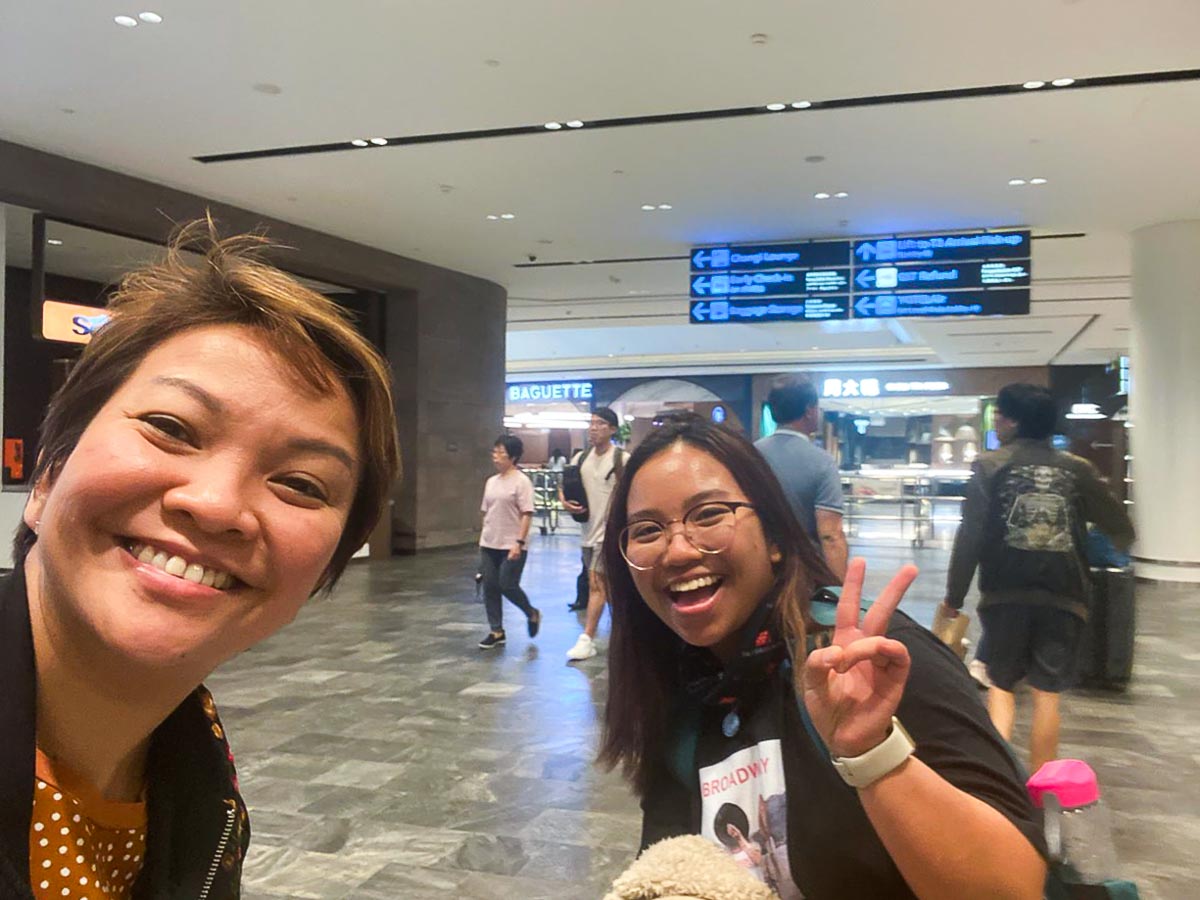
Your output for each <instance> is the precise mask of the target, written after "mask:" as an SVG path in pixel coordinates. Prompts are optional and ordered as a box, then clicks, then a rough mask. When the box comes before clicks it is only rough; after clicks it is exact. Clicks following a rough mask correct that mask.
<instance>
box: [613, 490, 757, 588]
mask: <svg viewBox="0 0 1200 900" xmlns="http://www.w3.org/2000/svg"><path fill="white" fill-rule="evenodd" d="M742 508H745V509H751V510H752V509H754V505H753V504H751V503H746V502H744V501H741V500H705V501H704V502H703V503H697V504H696V505H695V506H693V507H692V508H691V509H689V510H688V511H687V512H685V513H684V514H683V517H682V518H681V519H672V520H671V521H669V522H659V521H656V520H654V519H639V520H638V521H635V522H630V523H629V524H628V525H626V526H625V527H624V528H622V529H621V536H620V548H621V556H623V557H624V558H625V562H627V563H628V564H629V567H630V568H631V569H637V570H638V571H639V572H645V571H648V570H650V569H653V568H654V567H655V566H656V565H658V563H659V561H660V560H661V559H662V557H663V554H664V553H666V551H667V547H668V546H669V545H670V543H671V526H672V525H674V524H675V523H676V522H682V523H683V536H684V538H685V539H686V540H687V542H688V543H689V544H691V545H692V546H693V547H695V548H696V549H697V550H699V551H700V552H701V553H708V554H716V553H721V552H722V551H724V550H727V549H729V545H730V544H732V543H733V535H734V532H735V531H736V530H737V511H738V510H739V509H742Z"/></svg>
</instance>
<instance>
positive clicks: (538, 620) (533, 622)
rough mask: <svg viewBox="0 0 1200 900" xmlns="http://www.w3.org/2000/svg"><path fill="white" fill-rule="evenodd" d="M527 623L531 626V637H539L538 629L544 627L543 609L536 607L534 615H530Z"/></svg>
mask: <svg viewBox="0 0 1200 900" xmlns="http://www.w3.org/2000/svg"><path fill="white" fill-rule="evenodd" d="M525 624H526V625H527V626H528V627H529V636H530V637H531V638H535V637H537V633H538V629H539V628H541V627H542V611H541V610H540V609H535V610H534V611H533V615H532V616H530V617H529V619H528V621H527V622H526V623H525Z"/></svg>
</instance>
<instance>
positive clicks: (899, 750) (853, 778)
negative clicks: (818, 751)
mask: <svg viewBox="0 0 1200 900" xmlns="http://www.w3.org/2000/svg"><path fill="white" fill-rule="evenodd" d="M915 749H916V744H914V743H913V739H912V738H911V737H910V736H909V734H908V732H907V731H905V730H904V726H903V725H901V724H900V720H899V719H897V718H896V717H895V716H892V730H891V732H890V733H889V734H888V736H887V737H886V738H884V739H883V741H882V743H879V744H877V745H876V746H874V747H872V748H871V749H870V750H868V751H867V752H866V753H863V754H861V755H859V756H835V757H833V767H834V768H835V769H837V773H838V774H839V775H841V776H842V780H843V781H845V782H846V784H848V785H850V786H851V787H852V788H859V789H862V788H865V787H867V786H868V785H870V784H874V783H875V782H876V781H878V780H879V779H880V778H882V777H883V776H884V775H886V774H888V773H889V772H891V771H892V770H894V769H896V768H898V767H899V766H900V765H901V764H902V763H903V762H904V761H905V760H906V759H908V758H909V757H910V756H912V753H913V750H915Z"/></svg>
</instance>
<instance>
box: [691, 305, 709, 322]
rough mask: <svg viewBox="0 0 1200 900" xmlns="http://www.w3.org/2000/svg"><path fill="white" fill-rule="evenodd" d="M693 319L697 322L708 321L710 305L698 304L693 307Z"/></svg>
mask: <svg viewBox="0 0 1200 900" xmlns="http://www.w3.org/2000/svg"><path fill="white" fill-rule="evenodd" d="M692 318H694V319H695V320H696V321H697V322H706V321H708V304H707V303H697V304H696V305H695V306H693V307H692Z"/></svg>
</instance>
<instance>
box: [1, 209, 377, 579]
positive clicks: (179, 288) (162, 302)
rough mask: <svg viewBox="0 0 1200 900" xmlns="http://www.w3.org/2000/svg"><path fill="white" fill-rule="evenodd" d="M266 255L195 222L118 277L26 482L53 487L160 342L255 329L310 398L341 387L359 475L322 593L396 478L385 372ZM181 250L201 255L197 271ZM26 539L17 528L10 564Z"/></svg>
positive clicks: (371, 352) (326, 305) (328, 305)
mask: <svg viewBox="0 0 1200 900" xmlns="http://www.w3.org/2000/svg"><path fill="white" fill-rule="evenodd" d="M271 246H272V245H271V244H270V242H269V241H268V240H267V239H266V238H265V237H263V236H262V235H258V234H244V235H237V236H234V237H228V238H221V237H220V236H219V235H218V233H217V230H216V226H215V225H214V223H213V221H212V219H211V218H205V219H200V220H197V221H195V222H191V223H189V224H187V225H185V226H183V227H182V228H180V229H179V230H178V231H177V232H176V233H175V235H174V237H173V238H172V240H171V242H170V245H169V246H168V248H167V252H166V257H165V258H164V259H163V261H162V262H160V263H158V264H155V265H150V266H146V267H144V268H141V269H137V270H135V271H133V272H130V273H129V274H127V275H126V276H125V277H124V278H123V279H122V280H121V283H120V286H119V287H118V289H117V290H116V292H115V293H114V294H113V295H112V296H111V297H110V298H109V301H108V308H109V310H110V312H111V315H112V318H111V319H110V320H109V321H108V322H107V323H106V324H105V325H104V326H103V327H102V328H100V329H99V330H98V331H97V332H96V335H95V337H93V339H92V341H91V343H89V344H88V346H87V347H86V348H85V349H84V351H83V355H82V356H81V357H80V358H79V362H78V363H77V364H76V365H75V368H74V369H73V370H72V371H71V374H70V376H69V377H68V378H67V380H66V383H65V384H63V386H62V388H61V389H60V390H59V391H58V393H57V394H55V395H54V398H53V399H52V400H51V401H50V407H49V409H48V410H47V412H46V418H45V420H44V421H43V422H42V428H41V435H40V438H41V440H40V448H39V452H38V460H37V464H36V465H35V466H34V469H33V479H32V481H33V484H35V485H37V484H38V483H39V482H41V481H42V480H43V479H49V480H50V481H53V479H54V478H55V476H57V474H58V473H59V471H60V470H61V469H62V467H63V465H65V464H66V461H67V458H68V457H70V455H71V453H72V452H73V451H74V450H75V446H76V445H77V444H78V443H79V439H80V437H81V436H82V435H83V432H84V431H85V430H86V429H87V427H88V425H90V424H91V421H92V419H93V418H95V416H96V414H97V413H98V412H99V411H100V409H101V408H102V407H103V406H104V404H105V403H107V402H108V401H109V399H110V398H111V397H112V396H113V394H115V393H116V392H117V390H118V389H119V388H120V387H121V385H123V384H124V383H125V381H126V380H127V379H128V378H129V376H130V375H132V374H133V372H134V371H135V370H136V369H137V367H138V366H139V365H141V363H142V360H144V359H145V358H146V356H147V355H148V354H149V353H150V352H151V351H152V350H154V348H155V347H157V346H158V345H159V344H161V343H163V342H164V341H166V340H167V339H169V338H171V337H174V336H175V335H178V334H180V333H181V332H184V331H186V330H188V329H191V328H201V327H206V326H214V325H242V326H247V327H250V328H253V329H256V330H257V331H259V332H260V333H261V334H262V336H263V338H264V339H265V342H266V344H267V346H268V347H269V348H270V349H272V350H273V351H275V352H276V353H277V355H278V356H279V358H280V359H281V360H284V361H285V362H286V364H287V365H289V366H290V367H291V368H292V369H293V371H294V372H295V374H296V375H297V376H298V377H299V378H300V380H301V381H302V382H303V383H304V384H306V385H308V386H310V387H311V388H312V389H313V390H315V391H329V390H331V389H332V388H334V387H335V385H338V384H340V385H342V386H343V387H344V388H345V389H346V392H347V393H348V394H349V395H350V399H351V402H352V404H353V405H354V411H355V413H356V415H357V417H358V424H359V431H360V433H359V449H360V453H361V456H362V470H361V472H360V473H359V481H358V487H357V489H356V491H355V495H354V500H353V502H352V504H351V507H350V513H349V516H348V517H347V519H346V526H345V528H344V529H343V531H342V537H341V540H340V541H339V542H338V545H337V548H336V549H335V550H334V553H333V557H332V559H331V560H330V562H329V566H328V568H327V569H326V570H325V572H324V573H322V575H321V578H320V580H319V581H318V583H317V585H316V590H322V589H326V590H327V589H328V588H330V587H332V586H333V583H334V582H335V581H336V580H337V579H338V577H339V576H340V575H341V574H342V571H343V570H344V569H345V568H346V564H347V563H348V562H349V561H350V558H351V557H352V556H353V555H354V553H355V551H357V550H358V548H359V547H361V546H362V545H363V543H364V542H365V541H366V540H367V538H368V536H369V535H370V533H371V531H372V529H373V528H374V527H375V523H376V522H377V521H378V520H379V516H380V514H381V513H382V511H383V510H384V508H385V507H386V504H387V500H388V496H389V494H390V493H391V488H392V485H393V483H394V482H395V480H396V479H397V478H398V477H399V475H400V453H399V449H398V442H397V438H396V414H395V408H394V407H393V404H392V389H391V374H390V370H389V368H388V364H387V361H386V360H384V359H383V357H382V356H381V355H380V354H379V352H378V351H377V350H376V349H375V348H374V347H373V346H372V345H371V343H370V342H369V341H368V340H367V339H366V338H365V337H363V336H362V335H361V334H360V333H359V332H358V331H357V330H356V329H355V327H354V325H353V324H352V322H351V320H350V318H349V316H348V314H347V313H346V312H345V311H344V310H343V309H342V308H341V307H339V306H338V305H337V304H336V303H334V302H333V301H332V300H330V299H328V298H327V297H323V296H322V295H321V294H318V293H317V292H316V291H313V290H311V289H309V288H307V287H305V286H304V285H302V284H300V283H299V282H298V281H297V280H296V279H295V278H293V277H291V276H290V275H288V274H286V273H284V272H281V271H280V270H279V269H276V268H275V267H273V266H271V265H268V264H267V263H266V262H264V261H263V260H262V254H263V253H264V252H265V251H267V250H268V249H270V247H271ZM187 252H192V253H198V254H200V255H201V257H202V259H201V260H200V264H199V265H194V264H192V263H191V262H189V259H188V256H187V255H186V253H187ZM36 541H37V535H36V534H35V533H34V532H33V531H32V529H30V528H29V527H28V526H27V525H25V524H24V523H23V522H22V523H21V525H20V527H19V528H18V529H17V535H16V539H15V541H14V546H13V560H14V564H15V565H21V564H22V563H23V562H24V559H25V556H26V555H27V554H28V553H29V549H30V548H31V547H32V546H33V545H34V543H35V542H36Z"/></svg>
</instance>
